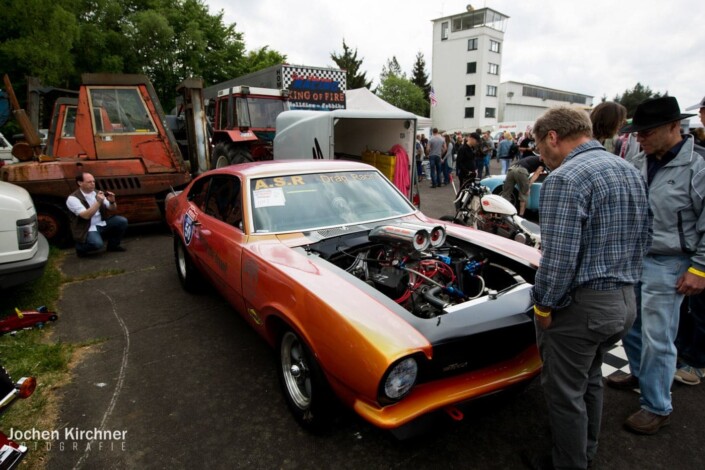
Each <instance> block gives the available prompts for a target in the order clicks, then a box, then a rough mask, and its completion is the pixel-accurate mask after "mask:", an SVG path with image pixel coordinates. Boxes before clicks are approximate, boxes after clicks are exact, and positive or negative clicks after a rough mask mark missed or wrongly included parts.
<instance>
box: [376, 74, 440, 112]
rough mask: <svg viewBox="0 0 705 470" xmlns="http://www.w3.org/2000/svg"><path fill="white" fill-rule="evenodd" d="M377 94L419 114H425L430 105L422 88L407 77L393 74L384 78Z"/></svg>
mask: <svg viewBox="0 0 705 470" xmlns="http://www.w3.org/2000/svg"><path fill="white" fill-rule="evenodd" d="M377 96H379V97H380V98H382V99H383V100H384V101H386V102H387V103H391V104H393V105H394V106H396V107H397V108H401V109H403V110H405V111H409V112H410V113H414V114H418V115H423V114H424V113H425V112H426V110H427V107H428V103H427V102H426V100H425V99H424V96H423V90H422V89H421V88H419V87H417V86H416V85H414V84H413V83H411V81H410V80H408V79H406V78H402V77H398V76H396V75H392V74H390V75H388V76H387V78H385V79H384V80H382V83H381V84H380V86H379V88H378V89H377Z"/></svg>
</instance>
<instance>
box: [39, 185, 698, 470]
mask: <svg viewBox="0 0 705 470" xmlns="http://www.w3.org/2000/svg"><path fill="white" fill-rule="evenodd" d="M421 184H422V210H423V211H424V212H426V213H427V214H428V215H431V216H434V217H439V216H441V215H443V214H446V213H449V211H451V212H452V199H453V190H452V187H451V186H445V187H441V188H435V189H430V188H429V187H428V181H424V182H422V183H421ZM124 245H125V246H126V247H127V249H128V251H127V252H126V253H105V254H103V255H100V256H97V257H95V258H77V257H76V256H75V254H74V253H73V251H72V250H68V251H67V256H66V258H65V261H64V263H63V267H62V269H63V271H64V273H65V274H67V275H69V276H72V277H74V278H81V279H85V280H82V281H76V282H73V283H70V284H67V285H65V286H64V288H63V294H62V299H61V301H60V302H59V305H58V309H57V310H58V312H59V314H60V318H59V321H57V322H56V323H55V324H53V325H52V326H51V328H53V330H54V335H53V338H54V339H55V340H61V341H69V342H74V343H76V342H82V343H85V344H87V345H88V346H87V347H86V348H85V350H84V351H85V353H84V354H82V360H81V361H80V362H79V363H78V364H77V365H76V367H75V369H74V371H73V377H72V380H71V383H69V384H68V385H66V386H65V387H63V388H61V389H59V390H57V391H56V393H57V394H59V395H60V399H61V405H60V416H59V421H58V423H57V424H56V427H55V428H54V429H52V430H49V431H56V432H57V433H58V434H59V439H56V440H51V439H50V440H40V441H39V442H38V443H37V442H35V443H30V451H32V446H37V445H39V446H44V447H47V446H48V447H50V450H49V452H48V460H47V468H49V469H67V468H85V469H110V468H115V469H123V468H126V469H152V468H154V469H161V468H164V469H166V468H168V469H173V468H176V469H179V468H209V469H210V468H213V469H220V468H223V469H232V468H246V469H321V468H326V469H392V468H414V469H438V468H447V469H521V468H524V467H523V465H522V463H521V459H520V452H521V451H522V450H524V449H537V450H543V449H548V448H549V446H550V431H549V427H548V422H547V418H546V414H545V403H544V398H543V394H542V391H541V386H540V383H539V381H538V380H535V381H534V382H533V383H532V384H531V385H530V386H529V387H528V389H526V390H525V391H523V392H520V393H518V394H513V395H511V396H497V397H492V398H490V399H485V400H481V401H479V402H476V403H474V404H471V405H470V406H469V407H468V408H467V409H465V419H464V420H463V421H461V422H453V421H451V420H450V419H446V418H445V417H441V416H439V417H438V419H437V420H435V421H434V422H430V423H428V426H429V427H428V429H427V430H426V431H425V432H422V433H419V434H417V435H415V436H413V437H410V438H409V439H407V440H402V441H400V440H398V439H396V438H395V437H394V436H392V435H391V434H390V433H389V432H385V431H382V430H379V429H376V428H374V427H372V426H370V425H369V424H367V423H366V422H364V421H363V420H361V419H360V418H358V417H357V416H355V415H353V414H352V413H349V414H343V415H342V417H341V419H340V421H339V422H338V424H337V426H336V427H335V428H334V429H333V430H332V431H331V432H329V433H328V434H326V435H323V436H314V435H310V434H308V433H306V432H304V431H302V430H301V428H299V427H298V425H297V424H296V423H295V421H294V420H293V418H292V417H291V416H290V414H289V412H288V410H287V408H286V404H285V401H284V398H283V396H282V393H281V391H280V389H279V383H278V381H277V376H276V372H275V365H276V361H275V356H274V354H273V352H272V350H271V349H270V348H269V347H268V345H267V344H266V343H265V342H264V341H263V340H262V339H261V338H260V337H259V336H257V335H256V334H255V333H254V331H252V330H251V329H250V328H249V326H248V325H247V324H246V323H245V322H244V321H243V320H242V319H241V318H240V317H239V315H238V314H237V312H235V311H234V310H233V309H232V308H231V307H230V306H229V305H228V304H227V303H226V302H225V301H224V300H223V299H222V298H221V297H220V296H218V295H217V294H215V293H213V292H210V293H207V294H203V295H191V294H188V293H186V292H184V291H183V290H182V289H181V286H180V284H179V282H178V279H177V277H176V273H175V267H174V260H173V248H172V238H171V235H170V234H169V233H167V232H166V230H165V229H163V228H149V229H140V230H130V233H129V236H128V238H127V239H126V240H125V242H124ZM114 270H119V271H117V272H119V274H115V272H116V271H114ZM91 276H98V277H96V278H91ZM350 359H351V364H350V366H351V367H355V366H356V364H355V363H354V361H355V358H353V357H351V358H350ZM673 400H674V408H675V411H674V413H673V416H672V424H671V425H670V426H669V427H667V428H664V429H663V430H662V431H661V432H660V433H659V434H658V435H655V436H637V435H634V434H631V433H629V432H627V431H625V430H624V429H623V428H622V423H623V421H624V419H625V418H626V417H627V416H628V415H629V414H631V413H632V412H634V411H636V410H637V409H638V406H639V405H638V395H637V394H636V393H634V392H621V391H615V390H612V389H606V391H605V409H604V420H603V425H602V438H601V447H600V451H599V453H598V457H597V460H596V468H603V469H660V468H663V469H671V468H678V469H702V468H705V452H703V451H702V450H701V449H700V444H701V442H702V436H703V435H705V411H703V408H704V407H703V404H705V384H704V385H701V386H695V387H688V386H684V385H681V384H675V385H674V386H673Z"/></svg>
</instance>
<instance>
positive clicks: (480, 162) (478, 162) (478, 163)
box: [475, 157, 490, 179]
mask: <svg viewBox="0 0 705 470" xmlns="http://www.w3.org/2000/svg"><path fill="white" fill-rule="evenodd" d="M484 167H485V157H482V158H476V159H475V170H476V171H477V178H478V179H482V170H484ZM489 174H490V172H489V171H488V172H487V175H489Z"/></svg>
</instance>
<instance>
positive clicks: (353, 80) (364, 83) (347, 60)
mask: <svg viewBox="0 0 705 470" xmlns="http://www.w3.org/2000/svg"><path fill="white" fill-rule="evenodd" d="M330 57H331V59H333V62H335V63H336V65H337V66H338V67H339V68H341V69H343V70H345V80H346V81H347V88H348V90H353V89H355V88H363V87H364V88H370V86H372V80H369V81H368V80H367V72H361V71H360V66H361V65H362V60H363V59H358V58H357V49H355V51H353V50H352V49H350V48H349V47H348V45H347V44H345V39H343V53H342V54H336V53H335V52H331V54H330Z"/></svg>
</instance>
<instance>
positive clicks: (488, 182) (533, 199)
mask: <svg viewBox="0 0 705 470" xmlns="http://www.w3.org/2000/svg"><path fill="white" fill-rule="evenodd" d="M547 175H548V174H547V173H544V174H542V175H541V176H539V179H537V180H536V182H534V183H533V184H532V185H531V190H530V191H529V200H528V201H526V209H527V210H530V211H538V210H539V194H540V193H541V185H542V184H543V180H544V179H545V178H546V176H547ZM505 179H506V175H494V176H488V177H487V178H484V179H483V180H482V181H480V184H481V185H482V186H485V187H487V188H489V190H490V192H491V193H492V194H498V195H499V194H502V187H503V186H504V180H505ZM518 202H519V190H518V188H517V187H514V193H513V200H512V203H514V205H515V206H518Z"/></svg>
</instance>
